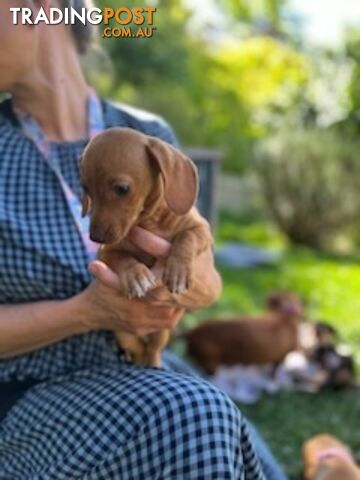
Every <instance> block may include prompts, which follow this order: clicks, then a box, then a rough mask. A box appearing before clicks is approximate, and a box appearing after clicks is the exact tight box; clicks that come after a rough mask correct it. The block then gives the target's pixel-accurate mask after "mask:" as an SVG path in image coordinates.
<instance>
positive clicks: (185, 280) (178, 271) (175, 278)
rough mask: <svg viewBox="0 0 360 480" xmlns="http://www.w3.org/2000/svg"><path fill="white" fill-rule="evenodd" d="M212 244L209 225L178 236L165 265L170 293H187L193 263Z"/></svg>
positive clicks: (165, 275)
mask: <svg viewBox="0 0 360 480" xmlns="http://www.w3.org/2000/svg"><path fill="white" fill-rule="evenodd" d="M211 244H212V237H211V232H210V229H209V227H208V225H207V224H206V225H199V226H197V227H193V228H191V229H188V230H184V231H183V232H181V233H179V234H177V235H176V236H175V238H174V239H173V241H172V247H171V253H170V256H169V257H168V259H167V261H166V265H165V270H164V275H163V281H164V283H165V285H166V286H167V287H168V289H169V290H170V292H172V293H175V294H182V293H185V292H186V291H187V290H188V289H189V288H190V287H191V282H192V272H193V262H194V259H195V258H196V257H197V255H199V254H200V253H201V252H203V251H205V250H206V249H207V248H208V247H209V246H210V245H211Z"/></svg>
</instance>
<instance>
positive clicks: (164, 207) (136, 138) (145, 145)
mask: <svg viewBox="0 0 360 480" xmlns="http://www.w3.org/2000/svg"><path fill="white" fill-rule="evenodd" d="M82 182H83V188H84V197H83V215H86V214H87V213H88V212H89V211H90V212H91V221H90V238H91V239H92V240H93V241H95V242H97V243H100V244H102V247H101V248H100V253H99V259H100V260H102V261H104V262H105V263H106V264H107V265H108V266H109V267H110V268H111V269H112V270H114V271H115V272H116V273H117V274H118V277H119V284H120V291H121V293H122V294H123V295H124V296H126V297H128V298H144V297H146V294H147V293H148V292H149V291H150V290H151V289H153V288H154V287H155V286H156V280H155V277H154V275H153V273H152V271H151V267H152V266H153V265H154V262H155V259H154V258H152V257H150V256H149V255H147V254H146V253H145V252H143V251H140V250H139V249H138V248H136V247H135V246H134V245H133V244H132V243H131V241H130V240H129V239H128V238H127V235H128V233H129V231H130V230H131V228H132V227H134V226H140V227H143V228H144V229H146V230H149V231H151V232H153V233H155V234H157V235H159V236H161V237H163V238H165V239H166V240H169V241H170V242H171V244H172V247H171V253H170V256H169V257H168V259H167V260H166V264H165V268H164V275H163V283H164V284H165V285H166V286H167V288H168V289H169V290H170V292H172V293H174V294H182V293H184V292H185V291H186V290H187V289H188V288H189V287H190V286H191V276H192V266H193V261H194V259H195V258H196V256H197V255H199V254H200V253H201V252H202V251H205V250H206V249H208V248H209V247H210V246H211V244H212V236H211V232H210V227H209V225H208V223H207V222H206V220H205V219H203V218H202V217H201V216H200V214H199V213H198V211H197V210H196V209H195V207H194V203H195V201H196V198H197V193H198V176H197V170H196V167H195V165H194V164H193V163H192V162H191V160H190V159H189V158H187V157H186V156H185V155H183V154H182V153H181V152H180V151H179V150H176V149H175V148H173V147H172V146H170V145H168V144H166V143H165V142H163V141H161V140H159V139H157V138H154V137H149V136H146V135H144V134H142V133H140V132H137V131H135V130H131V129H127V128H112V129H109V130H107V131H105V132H104V133H102V134H100V135H98V136H97V137H95V138H94V139H93V140H92V141H91V142H90V144H89V145H88V147H87V148H86V149H85V152H84V155H83V159H82ZM169 333H170V332H168V331H166V330H164V331H161V332H157V333H154V334H152V335H150V336H149V338H147V339H146V340H145V339H142V338H138V337H136V336H135V335H132V334H130V333H127V332H124V331H119V332H116V338H117V340H118V342H119V344H120V345H121V347H122V348H123V349H124V350H125V351H127V352H128V353H130V354H131V356H132V359H133V361H134V362H135V363H136V364H147V365H151V366H160V363H161V362H160V353H161V349H162V348H163V347H164V346H165V345H166V343H167V342H168V339H169Z"/></svg>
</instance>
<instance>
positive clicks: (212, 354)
mask: <svg viewBox="0 0 360 480" xmlns="http://www.w3.org/2000/svg"><path fill="white" fill-rule="evenodd" d="M267 310H268V311H267V313H265V314H264V315H261V316H257V317H256V316H254V317H252V316H248V317H242V318H237V319H230V320H226V319H225V320H208V321H205V322H204V323H202V324H201V325H200V326H198V327H196V328H194V329H193V330H190V331H189V332H187V333H185V335H184V338H185V341H186V344H187V350H188V353H189V355H190V356H191V357H192V358H194V360H196V362H197V363H198V364H199V365H200V366H201V367H202V368H203V369H204V370H205V372H206V373H208V374H209V375H213V374H214V373H215V371H216V369H217V368H218V367H219V366H221V365H228V366H230V365H236V364H243V365H262V364H266V363H274V364H277V363H279V362H281V361H282V360H283V359H284V357H285V356H286V354H287V353H289V352H290V351H291V350H295V349H296V347H297V338H298V330H297V326H298V321H299V320H300V318H301V317H302V315H303V306H302V303H301V301H300V299H299V298H298V297H297V295H294V294H292V293H286V292H282V293H276V294H273V295H271V296H270V297H269V298H268V300H267Z"/></svg>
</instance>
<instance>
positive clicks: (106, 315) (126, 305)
mask: <svg viewBox="0 0 360 480" xmlns="http://www.w3.org/2000/svg"><path fill="white" fill-rule="evenodd" d="M100 269H101V266H100ZM182 314H183V311H182V310H181V309H176V308H165V307H161V306H158V305H152V304H151V303H150V302H146V303H145V302H143V301H138V300H128V299H126V298H123V297H121V296H120V295H119V294H118V293H117V292H116V290H114V289H111V288H108V287H106V286H104V285H102V284H101V283H99V282H97V281H95V282H92V283H91V284H90V285H89V287H87V288H86V289H85V290H84V291H83V292H81V293H79V294H77V295H75V296H74V297H72V298H69V299H67V300H54V301H42V302H34V303H27V304H20V305H0V359H4V358H11V357H14V356H17V355H22V354H25V353H29V352H32V351H35V350H38V349H40V348H42V347H45V346H47V345H51V344H53V343H56V342H58V341H61V340H64V339H65V338H67V337H71V336H73V335H78V334H83V333H87V332H90V331H96V330H117V329H125V330H127V331H129V332H132V333H135V334H137V335H140V336H141V335H146V334H148V333H152V332H154V331H157V330H160V329H163V328H169V329H171V328H174V327H175V325H176V323H177V321H178V320H179V319H180V317H181V316H182Z"/></svg>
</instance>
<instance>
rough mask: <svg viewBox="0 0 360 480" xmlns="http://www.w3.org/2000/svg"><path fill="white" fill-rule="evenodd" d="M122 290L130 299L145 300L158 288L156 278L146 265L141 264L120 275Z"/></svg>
mask: <svg viewBox="0 0 360 480" xmlns="http://www.w3.org/2000/svg"><path fill="white" fill-rule="evenodd" d="M119 281H120V290H121V292H122V293H123V295H125V296H126V297H128V298H143V297H145V296H146V294H147V293H148V292H149V291H150V290H152V289H153V288H154V287H155V286H156V278H155V276H154V274H153V273H152V272H151V271H150V270H149V269H148V268H147V266H146V265H143V264H142V263H139V264H137V265H135V266H134V267H132V268H131V269H127V270H125V271H124V272H122V273H120V274H119Z"/></svg>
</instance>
